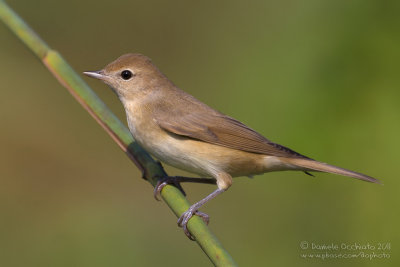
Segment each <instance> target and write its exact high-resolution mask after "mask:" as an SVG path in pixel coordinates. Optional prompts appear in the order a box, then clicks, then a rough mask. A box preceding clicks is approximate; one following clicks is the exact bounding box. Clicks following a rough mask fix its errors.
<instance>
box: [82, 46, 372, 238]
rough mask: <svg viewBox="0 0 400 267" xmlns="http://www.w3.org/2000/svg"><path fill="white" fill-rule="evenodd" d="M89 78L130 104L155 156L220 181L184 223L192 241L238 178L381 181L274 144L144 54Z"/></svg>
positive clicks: (130, 114) (133, 127) (135, 128)
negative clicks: (299, 174)
mask: <svg viewBox="0 0 400 267" xmlns="http://www.w3.org/2000/svg"><path fill="white" fill-rule="evenodd" d="M85 74H86V75H88V76H91V77H94V78H97V79H100V80H102V81H103V82H105V83H106V84H108V85H110V86H111V88H112V89H113V90H114V92H115V93H116V94H117V95H118V97H119V99H120V100H121V102H122V104H123V105H124V108H125V111H126V115H127V121H128V126H129V129H130V131H131V133H132V135H133V137H134V138H135V140H136V141H137V142H138V143H139V144H141V145H142V146H143V147H144V148H145V149H146V150H148V151H149V152H150V153H151V154H152V155H154V156H155V157H157V158H159V159H160V160H161V161H163V162H165V163H167V164H170V165H172V166H175V167H177V168H181V169H184V170H187V171H190V172H193V173H197V174H200V175H204V176H208V177H211V178H214V179H215V180H216V184H217V185H218V189H217V190H216V191H214V192H213V193H211V194H210V195H209V196H208V197H206V198H205V199H203V200H201V201H199V202H198V203H196V204H194V205H193V206H192V207H191V208H190V209H189V210H188V211H187V212H185V213H184V214H183V215H182V216H181V218H180V219H179V220H178V222H179V224H180V225H181V226H182V227H183V228H184V230H185V233H186V234H187V235H188V236H189V237H191V236H190V233H189V232H188V230H187V228H186V224H187V222H188V220H189V219H190V218H191V217H192V216H193V215H194V214H197V215H200V216H202V217H205V216H206V215H205V214H203V213H199V212H198V211H197V210H198V208H200V206H202V205H203V204H204V203H205V202H206V201H208V200H210V199H211V198H214V197H215V196H216V195H218V194H220V193H221V192H223V191H225V190H227V189H228V188H229V187H230V185H231V184H232V177H235V176H244V175H245V176H251V175H254V174H260V173H265V172H270V171H283V170H299V171H305V172H307V171H318V172H329V173H335V174H340V175H344V176H350V177H354V178H357V179H361V180H364V181H368V182H374V183H377V182H378V180H376V179H375V178H372V177H370V176H367V175H364V174H361V173H358V172H353V171H350V170H346V169H343V168H340V167H336V166H333V165H329V164H326V163H322V162H319V161H315V160H313V159H310V158H308V157H306V156H303V155H301V154H299V153H297V152H295V151H293V150H291V149H289V148H287V147H284V146H282V145H279V144H276V143H273V142H271V141H270V140H268V139H267V138H265V137H264V136H262V135H261V134H259V133H257V132H256V131H254V130H253V129H251V128H249V127H247V126H246V125H244V124H243V123H241V122H239V121H237V120H235V119H233V118H231V117H229V116H226V115H224V114H222V113H220V112H218V111H216V110H214V109H212V108H210V107H209V106H207V105H206V104H204V103H202V102H201V101H199V100H197V99H196V98H194V97H193V96H191V95H189V94H187V93H185V92H184V91H182V90H180V89H179V88H177V87H176V86H175V85H174V84H173V83H172V82H171V81H170V80H168V78H166V77H165V76H164V75H163V74H162V73H161V72H160V71H159V70H158V68H157V67H156V66H155V65H154V64H153V63H152V62H151V60H150V59H149V58H147V57H145V56H143V55H139V54H127V55H124V56H121V57H120V58H118V59H117V60H115V61H114V62H111V63H110V64H109V65H107V66H106V67H105V68H104V69H103V70H100V71H96V72H85ZM186 179H191V180H187V181H193V179H192V178H186ZM170 180H171V179H169V180H168V179H166V180H163V181H164V182H163V183H162V184H161V185H160V186H159V187H158V188H156V190H157V191H161V189H162V187H163V186H165V184H166V183H168V182H171V181H170ZM175 181H176V180H175ZM180 181H185V179H180ZM199 181H203V182H204V181H205V180H204V179H203V180H199ZM206 181H207V180H206Z"/></svg>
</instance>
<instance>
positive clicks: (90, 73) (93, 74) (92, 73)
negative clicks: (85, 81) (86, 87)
mask: <svg viewBox="0 0 400 267" xmlns="http://www.w3.org/2000/svg"><path fill="white" fill-rule="evenodd" d="M83 74H85V75H87V76H89V77H92V78H95V79H99V80H104V78H105V77H106V75H104V73H103V72H102V71H101V70H99V71H85V72H83Z"/></svg>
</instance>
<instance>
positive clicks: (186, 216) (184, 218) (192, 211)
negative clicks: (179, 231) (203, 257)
mask: <svg viewBox="0 0 400 267" xmlns="http://www.w3.org/2000/svg"><path fill="white" fill-rule="evenodd" d="M224 191H225V190H224V189H219V188H218V189H217V190H215V191H214V192H212V193H211V194H209V195H208V196H206V197H205V198H203V199H202V200H200V201H199V202H197V203H195V204H193V205H192V206H190V208H189V209H188V210H187V211H185V212H184V213H183V214H182V215H181V217H179V219H178V226H179V227H182V228H183V231H184V232H185V234H186V236H187V237H189V239H190V240H194V237H193V236H192V235H191V234H190V232H189V230H188V229H187V224H188V222H189V220H190V218H192V217H193V215H198V216H200V217H201V218H202V219H203V221H204V222H205V223H206V224H208V222H209V217H208V215H207V214H205V213H203V212H200V211H198V209H199V208H200V207H201V206H203V205H204V204H205V203H206V202H207V201H209V200H211V199H213V198H215V197H216V196H218V195H219V194H221V193H222V192H224Z"/></svg>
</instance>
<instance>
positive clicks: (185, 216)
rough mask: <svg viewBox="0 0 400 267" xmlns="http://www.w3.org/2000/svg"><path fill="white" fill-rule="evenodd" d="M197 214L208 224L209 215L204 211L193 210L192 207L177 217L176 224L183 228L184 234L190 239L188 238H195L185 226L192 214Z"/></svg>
mask: <svg viewBox="0 0 400 267" xmlns="http://www.w3.org/2000/svg"><path fill="white" fill-rule="evenodd" d="M194 215H197V216H199V217H201V219H202V220H203V221H204V222H205V223H206V224H207V225H208V223H209V222H210V217H209V216H208V215H207V214H205V213H204V212H201V211H198V210H193V209H190V208H189V209H188V210H187V211H185V212H184V213H183V214H182V215H181V217H179V219H178V226H179V227H182V228H183V232H184V233H185V235H186V236H187V237H188V238H189V239H190V240H193V241H194V240H195V238H194V237H193V236H192V234H191V233H190V232H189V230H188V228H187V224H188V222H189V220H190V219H191V218H192V217H193V216H194Z"/></svg>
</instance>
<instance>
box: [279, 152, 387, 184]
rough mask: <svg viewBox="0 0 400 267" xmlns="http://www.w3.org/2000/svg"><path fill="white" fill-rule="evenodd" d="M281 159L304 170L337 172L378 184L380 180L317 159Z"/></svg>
mask: <svg viewBox="0 0 400 267" xmlns="http://www.w3.org/2000/svg"><path fill="white" fill-rule="evenodd" d="M281 160H282V161H285V162H286V163H288V164H291V165H294V166H296V167H300V168H301V169H303V168H304V171H319V172H329V173H334V174H339V175H343V176H349V177H353V178H356V179H360V180H363V181H367V182H371V183H378V184H380V183H381V182H380V181H379V180H378V179H375V178H373V177H371V176H368V175H365V174H362V173H359V172H353V171H350V170H346V169H343V168H340V167H336V166H333V165H329V164H326V163H322V162H319V161H315V160H312V159H301V158H284V159H283V158H281Z"/></svg>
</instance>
